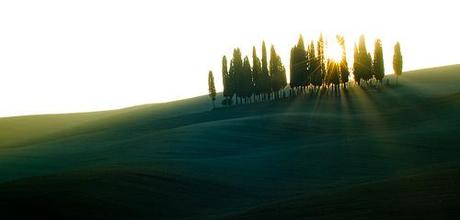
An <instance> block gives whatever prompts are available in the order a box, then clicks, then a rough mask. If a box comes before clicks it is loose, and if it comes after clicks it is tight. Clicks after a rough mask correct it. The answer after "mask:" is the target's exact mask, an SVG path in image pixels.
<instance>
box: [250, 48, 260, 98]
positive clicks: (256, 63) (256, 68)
mask: <svg viewBox="0 0 460 220" xmlns="http://www.w3.org/2000/svg"><path fill="white" fill-rule="evenodd" d="M252 80H253V82H254V96H257V97H259V98H260V94H261V93H262V92H263V91H262V88H263V85H262V64H261V63H260V59H259V58H258V57H257V53H256V47H253V48H252Z"/></svg>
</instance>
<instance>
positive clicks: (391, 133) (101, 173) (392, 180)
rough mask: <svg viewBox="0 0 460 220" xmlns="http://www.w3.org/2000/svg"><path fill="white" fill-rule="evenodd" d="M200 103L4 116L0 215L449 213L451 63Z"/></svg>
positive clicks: (458, 202)
mask: <svg viewBox="0 0 460 220" xmlns="http://www.w3.org/2000/svg"><path fill="white" fill-rule="evenodd" d="M399 82H400V86H398V87H385V88H383V89H381V90H376V89H362V88H359V87H353V88H350V89H349V90H348V91H347V92H344V91H342V93H341V95H340V96H333V95H324V96H321V97H319V98H317V97H315V98H314V97H299V98H296V99H295V100H289V101H281V102H277V103H266V104H253V105H246V106H238V107H232V108H219V109H216V110H214V111H209V107H210V103H209V101H208V99H207V97H198V98H194V99H189V100H184V101H178V102H173V103H167V104H156V105H145V106H138V107H133V108H127V109H122V110H116V111H107V112H97V113H82V114H66V115H47V116H28V117H16V118H3V119H0V219H12V218H32V217H33V219H50V218H60V219H77V218H78V219H118V218H119V219H216V218H217V219H455V218H459V217H460V144H459V143H458V142H459V138H458V137H459V135H460V114H459V112H460V65H455V66H448V67H441V68H435V69H427V70H419V71H414V72H407V73H404V76H403V77H402V78H400V80H399Z"/></svg>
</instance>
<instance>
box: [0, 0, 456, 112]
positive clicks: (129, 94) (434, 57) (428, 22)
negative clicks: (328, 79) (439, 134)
mask: <svg viewBox="0 0 460 220" xmlns="http://www.w3.org/2000/svg"><path fill="white" fill-rule="evenodd" d="M458 8H459V7H458V5H457V3H456V1H453V0H452V1H443V0H436V1H401V0H391V1H389V0H380V1H340V0H337V1H333V0H329V1H305V0H304V1H301V0H299V1H294V0H282V1H266V0H265V1H264V0H260V1H254V0H253V1H247V0H232V1H217V0H194V1H189V0H183V1H180V0H172V1H171V0H164V1H128V0H126V1H119V0H79V1H63V0H56V1H49V0H42V1H36V0H30V1H26V0H11V1H9V0H5V1H0V116H11V115H23V114H43V113H59V112H77V111H94V110H102V109H113V108H119V107H125V106H130V105H136V104H143V103H152V102H164V101H169V100H175V99H182V98H187V97H192V96H197V95H203V94H206V93H207V86H208V85H207V72H208V71H209V70H210V69H211V70H213V71H214V74H215V78H216V86H217V89H218V90H221V89H222V83H221V59H222V55H224V54H226V55H228V56H230V55H231V52H232V49H233V48H234V47H240V48H241V49H242V52H243V53H244V54H247V55H250V52H251V48H252V45H256V46H257V47H258V49H259V56H260V46H261V42H262V40H266V42H267V44H268V45H267V46H269V44H271V43H273V44H275V48H276V49H277V51H278V52H279V53H280V54H281V55H282V59H283V62H284V64H285V66H286V67H288V66H289V63H288V60H289V58H288V55H289V51H290V48H291V47H292V46H293V45H294V44H295V43H296V42H297V39H298V36H299V34H300V33H301V34H303V36H304V38H305V41H307V42H309V41H310V40H312V39H315V40H316V39H317V38H318V36H319V33H320V32H323V33H324V34H325V35H326V36H327V37H328V39H329V44H331V45H332V44H335V43H336V42H335V38H334V37H335V34H337V33H341V34H343V35H344V36H345V40H346V43H347V47H348V48H347V49H348V56H349V57H352V49H353V48H352V45H353V43H354V41H356V40H357V38H358V36H359V35H360V34H361V33H364V34H366V40H367V43H368V49H370V50H372V48H373V46H372V45H373V41H374V39H375V38H376V37H380V38H381V39H382V41H383V49H384V56H385V64H386V72H387V73H391V72H392V67H391V63H392V56H393V45H394V43H395V42H396V40H399V41H400V42H401V46H402V52H403V56H404V69H405V70H409V69H418V68H423V67H431V66H439V65H447V64H455V63H459V61H460V31H459V28H458V21H460V16H459V13H458ZM332 46H333V45H332ZM332 46H331V47H332ZM348 61H349V63H351V62H352V60H351V59H349V60H348Z"/></svg>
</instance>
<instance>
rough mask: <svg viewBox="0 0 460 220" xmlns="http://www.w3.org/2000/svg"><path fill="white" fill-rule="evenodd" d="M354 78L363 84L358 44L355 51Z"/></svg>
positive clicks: (359, 83)
mask: <svg viewBox="0 0 460 220" xmlns="http://www.w3.org/2000/svg"><path fill="white" fill-rule="evenodd" d="M353 79H354V80H355V82H357V83H358V85H361V69H360V64H359V52H358V46H356V43H355V47H354V53H353Z"/></svg>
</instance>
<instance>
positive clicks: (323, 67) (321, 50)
mask: <svg viewBox="0 0 460 220" xmlns="http://www.w3.org/2000/svg"><path fill="white" fill-rule="evenodd" d="M324 44H325V42H324V38H323V33H321V34H320V35H319V40H318V46H317V50H318V57H317V59H318V64H319V67H320V68H319V71H320V73H321V74H320V75H321V82H322V83H324V79H325V75H326V60H325V56H324Z"/></svg>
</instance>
